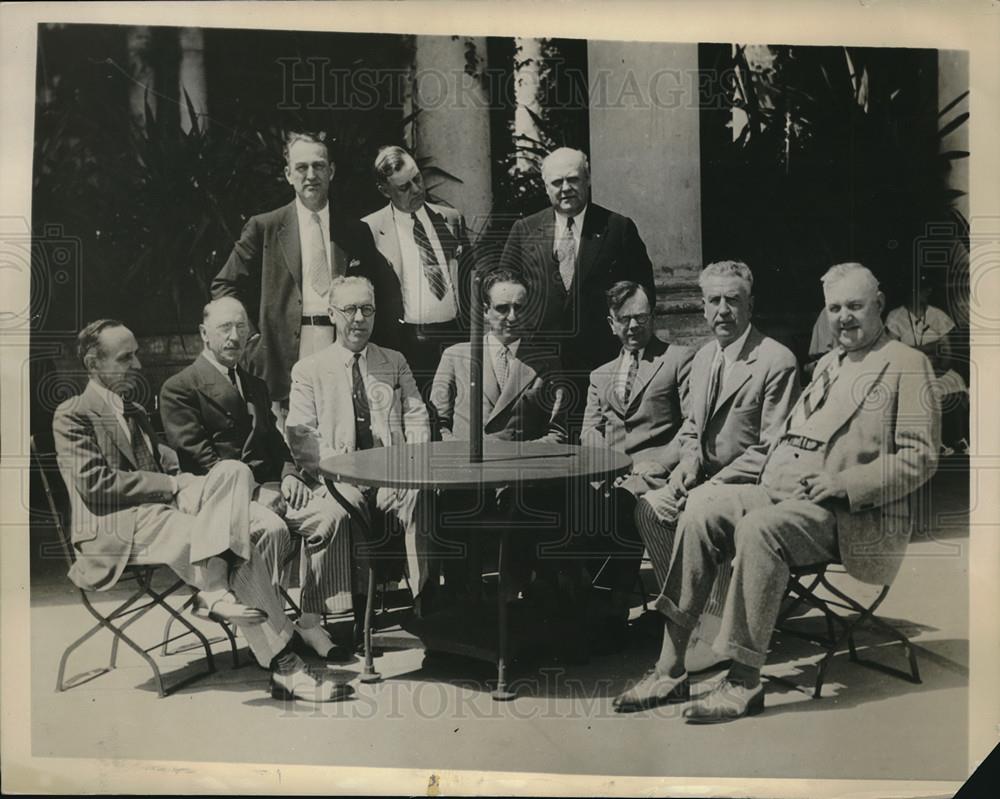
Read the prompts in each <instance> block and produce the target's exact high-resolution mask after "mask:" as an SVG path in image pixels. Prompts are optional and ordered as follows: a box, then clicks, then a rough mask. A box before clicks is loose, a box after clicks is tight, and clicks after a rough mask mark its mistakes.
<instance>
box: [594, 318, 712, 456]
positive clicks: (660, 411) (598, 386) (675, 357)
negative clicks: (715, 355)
mask: <svg viewBox="0 0 1000 799" xmlns="http://www.w3.org/2000/svg"><path fill="white" fill-rule="evenodd" d="M619 355H621V352H620V351H619ZM693 355H694V352H693V350H691V348H690V347H682V346H680V345H678V344H665V343H664V342H663V341H661V340H660V339H658V338H656V336H654V337H653V338H652V339H650V342H649V344H647V345H646V351H645V352H644V353H643V356H642V359H641V360H640V361H639V369H638V371H637V373H636V377H635V383H634V384H633V386H632V393H631V395H630V396H629V402H628V406H626V407H623V406H622V401H621V397H619V395H618V392H617V391H616V390H615V378H616V377H617V374H618V366H619V361H618V357H617V356H616V357H615V358H614V359H613V360H611V361H609V362H608V363H606V364H604V365H603V366H601V367H600V368H598V369H595V370H594V371H593V372H592V373H591V375H590V388H589V390H588V392H587V409H586V411H584V414H583V430H582V432H581V433H580V443H581V444H583V445H585V446H591V447H611V448H612V449H617V450H621V451H622V452H624V453H626V454H627V455H631V456H632V459H633V460H634V461H656V462H658V463H660V464H663V466H664V467H665V468H666V469H667V473H668V474H669V470H670V469H673V468H674V466H676V465H677V463H678V461H679V460H680V456H681V446H680V441H679V440H677V432H678V431H679V430H680V427H681V424H682V423H683V421H684V417H685V416H686V415H687V412H688V371H689V370H690V368H691V358H692V357H693Z"/></svg>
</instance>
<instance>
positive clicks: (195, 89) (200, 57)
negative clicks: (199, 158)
mask: <svg viewBox="0 0 1000 799" xmlns="http://www.w3.org/2000/svg"><path fill="white" fill-rule="evenodd" d="M179 40H180V48H181V65H180V70H179V75H178V84H179V85H178V91H177V97H178V98H179V100H180V104H181V127H182V128H183V130H184V132H185V133H189V132H190V131H191V115H190V114H189V113H188V105H187V102H186V101H185V99H184V93H185V92H187V96H188V98H189V99H190V100H191V105H192V106H194V112H195V114H196V115H197V117H198V119H197V122H198V127H199V128H200V129H201V130H202V131H204V130H205V128H206V127H207V125H208V88H207V84H206V82H205V32H204V31H203V30H202V29H201V28H181V29H180V33H179Z"/></svg>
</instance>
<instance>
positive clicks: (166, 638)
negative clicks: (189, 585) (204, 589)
mask: <svg viewBox="0 0 1000 799" xmlns="http://www.w3.org/2000/svg"><path fill="white" fill-rule="evenodd" d="M195 596H197V594H196V593H192V594H191V596H189V597H188V598H187V599H186V600H184V604H183V605H181V606H180V608H178V612H179V613H183V612H184V611H185V610H187V609H188V608H189V607H191V606H192V605H193V604H194V599H195ZM174 621H175V618H174V615H173V614H172V613H171V614H169V615H168V617H167V621H166V623H165V624H164V625H163V644H162V645H161V647H160V654H161V655H162V656H163V657H167V656H168V655H175V654H177V653H178V652H179V651H180V650H179V649H175V650H174V651H173V652H171V651H170V650H169V648H168V647H169V644H170V642H171V641H172V640H173V639H172V638H171V637H170V631H171V630H172V629H173V626H174Z"/></svg>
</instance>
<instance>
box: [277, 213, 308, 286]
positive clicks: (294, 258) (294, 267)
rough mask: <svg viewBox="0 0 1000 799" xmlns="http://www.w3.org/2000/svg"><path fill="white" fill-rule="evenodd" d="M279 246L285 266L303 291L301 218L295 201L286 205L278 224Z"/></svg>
mask: <svg viewBox="0 0 1000 799" xmlns="http://www.w3.org/2000/svg"><path fill="white" fill-rule="evenodd" d="M278 246H279V247H280V249H281V255H282V257H283V258H284V259H285V268H286V269H288V272H289V274H290V275H291V276H292V279H293V280H294V281H295V285H296V286H298V287H299V291H302V247H301V245H300V243H299V219H298V214H297V213H295V201H294V200H292V202H291V203H289V204H288V205H286V206H285V213H284V214H283V218H282V220H281V222H280V223H279V224H278Z"/></svg>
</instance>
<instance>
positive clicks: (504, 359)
mask: <svg viewBox="0 0 1000 799" xmlns="http://www.w3.org/2000/svg"><path fill="white" fill-rule="evenodd" d="M509 359H510V350H508V349H507V348H506V347H501V348H500V349H499V350H497V384H498V385H499V386H500V390H501V391H503V387H504V386H505V385H507V374H508V372H509V371H510V360H509Z"/></svg>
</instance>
